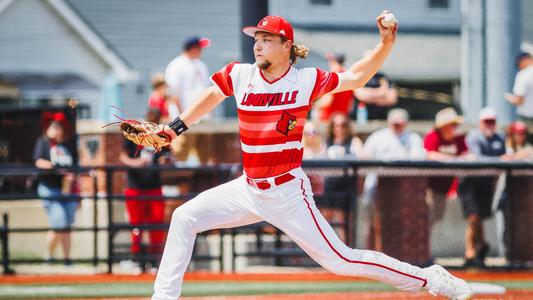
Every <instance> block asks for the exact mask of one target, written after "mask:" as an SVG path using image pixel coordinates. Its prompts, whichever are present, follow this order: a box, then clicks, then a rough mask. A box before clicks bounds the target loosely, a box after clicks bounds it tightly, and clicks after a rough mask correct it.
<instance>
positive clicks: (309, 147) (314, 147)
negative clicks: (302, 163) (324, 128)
mask: <svg viewBox="0 0 533 300" xmlns="http://www.w3.org/2000/svg"><path fill="white" fill-rule="evenodd" d="M302 144H303V146H304V155H303V158H304V159H316V158H325V155H326V146H325V145H324V140H323V138H322V136H321V135H320V133H319V132H318V130H317V128H316V125H315V124H314V123H313V122H306V123H305V127H304V134H303V138H302Z"/></svg>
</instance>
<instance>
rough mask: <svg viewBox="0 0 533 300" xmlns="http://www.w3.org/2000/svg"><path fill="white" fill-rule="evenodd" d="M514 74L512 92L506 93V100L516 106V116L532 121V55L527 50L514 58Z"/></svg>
mask: <svg viewBox="0 0 533 300" xmlns="http://www.w3.org/2000/svg"><path fill="white" fill-rule="evenodd" d="M516 65H517V67H518V70H519V71H518V74H516V78H515V82H514V87H513V93H512V94H510V93H508V94H506V95H505V97H506V98H507V101H509V102H510V103H511V104H513V105H515V106H517V107H518V109H517V112H518V116H519V117H520V119H521V120H522V121H533V57H531V54H529V53H527V52H523V53H521V54H519V55H518V56H517V58H516Z"/></svg>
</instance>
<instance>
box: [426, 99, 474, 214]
mask: <svg viewBox="0 0 533 300" xmlns="http://www.w3.org/2000/svg"><path fill="white" fill-rule="evenodd" d="M461 123H463V117H461V116H458V115H457V112H455V110H454V109H453V108H451V107H449V108H445V109H443V110H441V111H439V112H438V113H437V115H436V116H435V127H434V128H433V130H431V131H430V132H429V133H428V134H427V135H426V136H425V137H424V148H425V149H426V152H427V159H429V160H438V161H450V160H455V159H457V158H458V157H460V156H462V155H466V153H467V148H466V144H465V137H464V135H460V134H459V133H458V132H457V128H458V127H459V125H460V124H461ZM454 180H455V177H442V176H436V177H430V178H428V189H427V191H426V203H427V204H428V206H429V208H430V212H431V222H436V221H439V220H440V219H442V217H443V215H444V211H445V208H446V196H447V194H448V192H449V190H450V188H451V187H452V184H453V182H454Z"/></svg>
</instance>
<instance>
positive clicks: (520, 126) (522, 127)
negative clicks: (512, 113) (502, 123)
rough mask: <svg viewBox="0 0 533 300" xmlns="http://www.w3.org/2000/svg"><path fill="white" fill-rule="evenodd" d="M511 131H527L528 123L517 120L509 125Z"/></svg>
mask: <svg viewBox="0 0 533 300" xmlns="http://www.w3.org/2000/svg"><path fill="white" fill-rule="evenodd" d="M509 132H510V133H511V134H513V133H519V132H527V125H526V123H524V122H522V121H516V122H513V123H512V124H511V126H509Z"/></svg>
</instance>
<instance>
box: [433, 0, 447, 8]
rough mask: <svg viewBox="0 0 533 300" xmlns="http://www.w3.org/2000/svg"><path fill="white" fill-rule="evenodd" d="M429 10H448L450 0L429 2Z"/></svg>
mask: <svg viewBox="0 0 533 300" xmlns="http://www.w3.org/2000/svg"><path fill="white" fill-rule="evenodd" d="M428 5H429V8H448V7H450V0H429V3H428Z"/></svg>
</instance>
